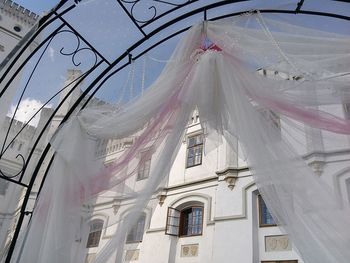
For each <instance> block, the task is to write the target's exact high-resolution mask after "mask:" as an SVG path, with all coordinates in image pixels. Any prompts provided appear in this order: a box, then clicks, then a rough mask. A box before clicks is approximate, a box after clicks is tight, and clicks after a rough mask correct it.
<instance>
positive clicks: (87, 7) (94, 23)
mask: <svg viewBox="0 0 350 263" xmlns="http://www.w3.org/2000/svg"><path fill="white" fill-rule="evenodd" d="M174 1H175V0H174ZM176 1H177V2H184V0H181V1H180V0H176ZM217 1H219V0H200V1H198V2H197V3H198V4H203V3H212V2H217ZM15 2H17V3H18V4H20V5H22V6H24V7H25V8H27V9H29V10H31V11H33V12H35V13H37V14H39V15H40V14H42V13H43V12H47V11H49V10H50V9H51V8H52V7H54V6H55V5H56V4H57V3H58V0H15ZM140 2H141V1H140ZM146 2H147V1H146ZM148 2H150V1H148ZM297 2H298V0H278V1H277V0H255V1H254V0H252V1H248V2H241V3H237V4H235V6H234V7H227V8H231V9H230V10H229V12H234V11H240V10H249V9H251V8H258V9H260V8H261V7H262V6H263V5H265V6H266V5H270V6H271V5H272V6H274V7H276V6H278V5H282V7H283V8H284V9H289V10H290V9H292V10H293V8H295V6H296V3H297ZM70 3H73V0H71V1H70ZM141 8H143V9H139V11H140V10H141V13H142V14H143V15H146V16H147V15H149V13H147V10H148V8H145V6H143V7H141ZM225 8H226V7H225ZM304 8H305V9H306V10H307V9H309V10H310V9H311V10H315V9H316V10H319V11H324V12H326V11H332V12H336V13H343V14H346V15H348V14H349V13H350V4H344V3H343V4H342V3H337V2H334V1H330V0H309V1H305V4H304ZM218 11H219V12H226V11H227V10H218ZM208 14H209V16H210V12H209V13H208ZM211 15H213V13H212V14H211ZM285 18H286V19H287V20H289V21H290V22H293V23H296V24H302V25H306V26H309V27H313V28H317V29H322V30H326V31H336V32H340V33H344V34H348V35H350V25H349V22H348V23H345V22H344V21H340V20H336V19H328V18H324V17H322V18H321V17H315V16H302V15H298V16H295V15H289V16H285ZM65 19H66V20H67V21H69V23H70V24H71V25H72V26H73V27H74V28H76V29H78V31H79V32H80V34H82V35H83V36H84V37H85V38H86V39H88V40H89V42H90V43H91V44H92V45H93V46H94V47H95V48H96V49H98V50H99V51H100V52H101V53H102V54H103V55H104V56H105V57H107V58H108V59H109V60H110V61H113V60H114V59H116V58H117V57H118V56H120V54H122V53H123V52H124V51H125V50H126V49H127V48H128V47H129V46H131V45H132V44H134V43H136V42H137V41H138V40H139V39H141V38H142V37H143V36H142V34H141V33H140V32H139V31H138V30H137V28H136V27H135V25H134V24H133V23H132V22H131V21H130V19H129V18H128V17H127V15H126V14H125V12H124V11H123V10H122V9H121V7H120V6H118V2H117V1H116V0H83V1H82V2H81V3H79V4H78V5H77V7H76V8H75V10H73V11H71V12H69V13H68V14H67V15H65ZM202 19H203V17H202V15H198V16H195V17H193V18H191V20H190V21H183V22H181V23H180V24H179V25H175V26H174V27H176V26H178V28H183V26H184V25H191V24H194V23H197V22H200V21H202ZM54 26H57V24H56V25H54ZM174 27H172V28H171V30H170V31H169V30H165V32H161V33H160V34H157V35H156V36H155V37H154V38H152V39H151V40H149V41H150V42H151V43H152V41H153V43H155V42H157V41H159V40H160V39H162V37H165V36H167V35H168V34H169V32H174V31H176V28H174ZM50 30H52V28H51V29H50V28H49V30H47V32H51V31H50ZM150 31H151V30H148V32H150ZM47 32H46V33H47ZM43 35H45V33H44V34H43ZM180 37H181V36H177V37H175V38H172V39H170V40H169V41H167V42H166V43H164V44H163V45H161V46H158V47H157V48H155V49H152V50H151V51H150V52H149V54H148V56H149V57H148V59H147V61H146V70H145V71H146V73H145V83H146V85H145V86H146V87H147V86H148V85H150V84H151V83H152V82H153V81H154V79H155V78H156V77H157V76H158V75H159V73H160V71H161V69H162V68H163V66H164V65H165V63H162V62H155V61H154V60H152V58H156V59H160V60H167V59H168V57H169V56H170V54H171V53H172V51H173V49H174V47H175V46H176V44H177V42H178V40H179V39H180ZM75 41H76V39H74V36H73V37H72V36H71V35H69V34H61V35H60V36H58V37H56V38H55V39H54V40H53V41H52V43H51V44H50V46H49V47H48V49H47V51H46V53H45V55H44V56H43V59H42V61H41V62H40V64H39V65H38V68H37V70H36V71H35V74H34V75H33V78H32V80H31V82H30V85H29V87H28V89H27V91H26V93H25V96H24V98H35V99H37V100H40V101H42V102H44V101H47V99H48V98H49V97H50V96H52V94H54V93H55V92H57V91H58V90H59V89H61V88H62V87H63V82H64V80H65V76H66V71H67V69H70V68H75V69H81V70H82V71H85V70H86V69H88V68H89V63H90V62H91V57H89V56H90V55H91V54H88V53H80V54H79V55H78V56H77V59H78V60H82V62H83V63H82V65H81V66H80V67H75V66H74V65H73V64H72V63H71V57H69V56H62V55H61V54H60V52H59V51H60V50H61V48H62V47H63V48H65V50H66V52H68V53H69V51H72V50H74V48H75V46H74V45H75ZM136 54H137V51H134V55H136ZM37 58H38V55H37V56H34V57H33V59H31V61H30V63H29V64H28V67H27V68H26V72H25V74H24V75H23V83H22V85H21V86H23V84H24V83H25V80H26V77H27V76H28V75H29V74H30V71H31V68H33V66H34V64H35V62H36V59H37ZM131 71H132V68H131V67H130V66H129V67H127V68H125V69H124V70H122V71H121V72H119V73H118V74H117V75H115V76H113V77H112V78H111V79H110V80H109V81H107V82H106V83H105V84H104V86H103V88H102V89H101V91H100V92H98V94H96V95H97V96H98V97H99V98H102V99H104V100H108V101H110V102H116V101H118V100H119V98H120V96H121V94H122V93H123V92H122V91H123V89H124V88H125V87H126V90H127V91H126V94H124V96H125V98H124V99H126V100H127V99H128V97H129V96H128V94H129V89H130V87H131V82H130V77H129V76H130V72H131ZM95 76H96V75H95ZM93 77H94V76H93ZM142 78H143V59H139V60H137V61H136V62H135V77H134V78H133V79H134V85H133V86H134V88H135V92H134V93H137V92H140V89H141V85H140V84H141V80H142ZM128 80H129V82H128ZM90 81H91V79H90ZM88 82H89V81H86V82H85V83H88ZM83 86H84V85H83ZM85 86H86V85H85ZM83 88H84V87H83ZM14 103H15V102H14ZM56 103H57V99H56V100H54V101H53V102H50V104H53V105H55V104H56ZM15 104H16V103H15Z"/></svg>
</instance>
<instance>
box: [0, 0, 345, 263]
mask: <svg viewBox="0 0 350 263" xmlns="http://www.w3.org/2000/svg"><path fill="white" fill-rule="evenodd" d="M80 1H81V0H74V2H75V4H73V5H70V6H69V7H67V8H65V9H64V10H63V11H61V10H60V9H62V7H63V6H65V4H66V3H68V2H69V0H61V2H60V3H59V4H58V5H57V6H56V7H55V8H54V9H52V10H51V12H50V13H49V14H47V15H46V16H45V17H43V18H41V19H40V20H39V23H38V28H37V30H36V31H34V32H31V35H30V36H27V38H28V41H27V42H25V43H23V45H22V46H20V47H18V48H17V49H16V50H15V51H16V52H11V53H10V58H9V59H8V61H10V62H8V65H6V66H7V68H6V70H5V71H4V74H3V76H1V77H0V84H1V83H3V82H4V81H5V80H6V78H8V80H7V82H6V84H5V85H4V88H3V89H2V90H1V91H0V98H1V97H2V96H3V95H4V93H5V92H6V91H7V89H8V87H9V86H10V85H11V83H12V82H13V80H14V79H15V77H16V76H17V75H18V74H19V72H20V70H21V69H22V68H23V67H24V66H25V65H26V63H27V62H28V61H29V60H30V58H31V57H32V56H33V55H34V54H36V53H37V52H39V50H40V49H41V48H42V47H44V51H43V53H44V52H45V50H46V49H47V47H48V46H49V44H50V42H51V41H52V39H53V38H54V37H55V36H56V35H57V34H60V33H62V32H70V33H72V34H74V35H75V37H76V39H77V42H78V45H77V47H76V49H75V50H73V51H72V52H64V48H62V49H61V51H60V53H61V54H62V55H66V56H71V59H72V63H73V64H74V65H76V66H77V65H78V64H79V63H76V62H75V60H74V58H75V54H76V53H77V52H80V51H81V50H86V49H88V50H90V51H92V52H93V54H94V56H95V62H94V63H93V64H94V65H93V66H92V67H91V68H90V69H89V70H87V71H86V72H85V73H84V74H83V75H82V76H80V77H79V78H77V79H75V80H73V81H72V82H73V83H74V82H75V85H74V86H73V88H72V89H71V90H70V91H69V92H68V93H67V95H66V96H65V97H64V99H63V100H62V101H61V103H60V104H59V105H58V106H57V107H56V109H55V111H54V112H53V114H52V116H51V117H50V118H49V119H48V120H47V122H46V124H45V125H44V127H43V129H42V131H41V132H40V134H39V136H38V137H37V139H36V141H35V142H34V146H33V148H32V150H31V152H30V153H29V156H28V158H27V160H24V158H23V157H22V158H23V167H22V170H21V171H20V173H19V174H17V175H15V176H6V175H5V174H3V173H2V172H1V171H0V178H2V179H4V180H7V181H9V182H11V183H15V184H18V185H21V186H23V187H25V188H26V192H25V197H24V199H23V203H22V206H21V209H20V215H19V219H18V221H17V225H16V229H15V233H14V236H13V238H12V241H11V245H10V247H9V251H8V254H7V258H6V261H5V262H6V263H10V262H11V258H12V255H13V251H14V248H15V246H16V241H17V239H18V235H19V233H20V230H21V227H22V224H23V220H24V217H25V215H28V214H31V213H32V212H31V211H26V208H27V204H28V200H29V197H30V194H31V191H32V188H33V185H34V182H35V180H36V178H37V175H38V173H39V169H40V167H41V165H42V164H43V162H44V160H45V158H46V157H47V156H48V152H49V150H50V148H51V146H50V144H47V145H46V147H45V149H44V150H43V152H42V153H41V156H40V159H39V160H38V162H37V164H36V166H35V169H34V172H33V173H32V175H31V177H30V181H29V183H28V184H25V183H23V182H22V179H23V175H24V173H25V171H26V168H27V164H28V162H29V161H30V159H31V157H32V155H33V153H34V150H35V148H36V147H37V145H38V143H39V141H40V139H41V138H42V136H43V134H44V132H45V130H46V129H47V127H48V125H49V124H50V122H51V120H52V118H53V116H54V115H55V113H56V112H57V111H58V110H59V108H60V107H61V106H62V104H63V103H64V102H65V101H66V100H67V98H68V97H69V95H70V94H71V93H72V92H73V91H74V89H76V88H77V87H78V86H79V84H80V83H81V82H82V81H83V80H84V79H85V78H86V77H87V76H89V75H90V74H91V73H92V72H94V71H95V70H96V69H97V68H99V67H100V66H101V65H102V64H104V65H105V68H104V69H103V71H102V72H101V73H100V74H99V75H98V76H97V77H96V78H95V79H94V80H93V81H92V82H91V83H90V84H89V85H88V87H87V88H86V89H85V90H84V92H83V93H82V94H81V95H80V97H79V98H78V99H77V100H76V101H75V103H74V105H73V106H72V107H71V108H70V109H69V111H68V112H67V114H66V115H65V116H64V118H63V120H62V122H61V124H62V123H64V122H65V121H67V119H68V118H69V117H70V116H71V115H72V114H73V112H74V111H75V110H77V109H79V107H80V106H81V104H82V102H83V100H84V99H86V98H87V99H86V101H85V102H84V103H83V105H82V106H81V108H80V109H83V108H85V107H86V105H87V104H88V103H89V101H90V100H91V99H92V98H93V97H94V95H95V94H96V92H97V91H99V90H100V89H101V88H102V86H103V85H104V83H105V82H106V81H107V80H108V79H110V78H111V77H112V76H114V75H115V74H117V73H118V72H119V71H120V70H122V69H123V68H125V67H127V66H128V65H130V64H131V62H132V61H134V60H137V59H138V58H140V57H141V56H143V55H144V54H145V53H147V52H148V51H150V50H152V49H153V48H155V47H157V46H159V45H160V44H162V43H163V42H165V41H167V40H169V39H171V38H173V37H174V36H176V35H178V34H180V33H183V32H185V31H186V30H188V29H189V27H185V28H183V29H181V30H178V31H176V32H174V33H172V34H170V35H168V36H167V37H165V38H163V39H161V40H160V41H158V42H156V43H154V44H153V45H151V46H149V47H147V48H145V49H143V51H141V52H139V53H138V54H137V55H136V56H133V55H132V52H133V51H135V50H136V49H137V48H139V47H140V46H141V45H142V44H144V43H146V42H147V41H149V40H150V39H152V37H154V36H155V35H157V34H158V33H160V32H161V31H163V30H165V29H167V28H169V27H170V26H172V25H173V24H176V23H178V22H180V21H183V20H184V19H186V18H188V17H191V16H193V15H196V14H201V13H202V14H203V20H218V19H222V18H225V17H231V16H237V15H241V14H243V13H246V12H247V11H251V10H246V11H242V12H236V13H230V14H225V15H222V16H216V17H212V18H209V19H208V15H207V11H209V10H212V9H215V8H218V7H221V6H225V5H231V4H235V3H238V2H247V1H249V0H225V1H220V2H216V3H212V4H208V5H205V6H203V7H199V8H196V9H194V10H191V11H188V12H186V13H184V14H182V15H180V16H178V17H176V18H175V19H172V20H170V21H167V22H166V23H164V24H162V25H160V26H159V27H157V28H156V29H154V30H152V31H151V32H149V33H146V32H145V29H147V27H148V26H150V25H151V24H152V23H154V22H156V21H157V20H158V19H161V18H163V17H166V15H168V14H170V13H172V12H174V11H176V10H178V9H181V8H183V7H185V6H188V5H191V4H193V3H194V2H197V1H198V0H184V3H182V4H175V3H172V1H171V0H153V2H154V5H152V6H150V7H149V8H148V9H149V10H150V11H151V12H152V14H153V15H151V18H149V19H146V20H142V19H140V18H138V17H137V15H136V14H135V12H134V10H135V8H136V7H137V5H139V4H141V3H142V0H116V1H117V3H118V4H119V5H120V8H122V9H123V10H124V11H125V12H126V14H127V15H128V17H129V18H130V19H131V21H132V23H133V24H134V25H135V26H136V27H137V29H138V30H139V31H140V33H141V34H142V35H143V38H142V39H140V40H139V41H137V42H136V43H134V44H133V45H131V46H130V47H129V48H128V49H126V50H125V52H124V53H123V54H121V55H120V56H119V57H118V58H116V59H115V60H114V61H112V62H110V61H108V60H107V59H106V58H105V57H103V55H102V54H101V53H100V52H99V51H98V50H97V49H95V48H94V47H93V45H91V44H90V43H89V42H88V41H87V40H86V39H84V37H83V36H81V35H80V34H79V32H78V31H77V30H76V29H75V28H74V27H73V26H71V25H70V24H69V23H68V22H67V21H66V20H65V19H64V15H65V14H67V13H68V12H70V11H71V10H73V9H74V8H75V7H76V6H77V5H79V2H80ZM335 1H339V2H348V1H345V0H335ZM303 3H304V0H301V1H299V3H298V4H297V6H296V8H295V10H273V9H270V10H266V9H265V10H260V12H261V13H284V14H305V15H316V16H326V17H332V18H337V19H343V20H347V21H350V16H344V15H339V14H334V13H325V12H317V11H309V10H302V5H303ZM156 4H162V5H166V6H168V7H169V6H170V8H169V9H167V10H165V11H164V12H158V9H157V6H156ZM252 12H255V11H252ZM54 21H56V22H57V21H60V22H61V24H60V25H59V26H58V27H57V28H56V29H55V30H53V31H52V32H51V34H49V35H48V36H47V37H46V38H45V39H44V40H43V41H41V43H40V44H39V45H38V47H37V48H36V49H35V50H34V51H33V52H32V53H31V54H30V55H29V56H28V57H27V58H26V59H25V60H24V62H23V63H22V64H21V65H19V66H18V68H17V70H16V71H15V73H14V74H13V75H11V76H10V75H9V74H10V71H11V69H13V68H14V67H15V66H16V61H18V59H19V58H20V57H21V56H23V54H24V52H25V51H26V50H27V48H28V47H29V46H30V44H31V43H32V42H33V41H34V40H35V38H36V37H37V36H38V35H39V34H40V33H41V32H42V31H43V30H44V29H45V28H46V27H47V26H49V25H50V24H52V23H53V22H54ZM65 28H66V29H65ZM81 42H83V43H84V47H81V46H80V45H81ZM45 45H46V46H45ZM43 53H42V54H43ZM125 58H128V61H127V62H124V63H123V64H121V63H122V62H123V61H124V60H125ZM39 62H40V59H39V61H38V62H37V63H39ZM120 64H121V65H120ZM2 67H3V65H0V68H2ZM34 71H35V69H34V70H33V72H34ZM33 72H32V73H33ZM70 84H71V83H70ZM67 86H69V85H67ZM67 86H66V87H67ZM66 87H64V88H63V89H61V90H60V91H58V92H57V93H56V94H54V95H53V96H52V97H51V98H50V100H51V99H53V98H54V97H55V96H57V95H58V94H59V93H60V92H61V91H62V90H64V89H65V88H66ZM23 92H24V91H23ZM90 92H91V94H90V95H89V93H90ZM22 96H23V94H22ZM50 100H49V101H50ZM49 101H48V102H49ZM48 102H46V103H48ZM18 104H19V103H18ZM40 110H41V109H39V110H38V112H39V111H40ZM38 112H37V113H38ZM12 122H13V119H12V120H11V124H12ZM11 124H10V126H9V130H10V128H11ZM9 130H8V131H7V135H6V138H5V141H4V143H3V145H2V150H1V152H0V159H1V157H2V156H3V154H4V152H5V151H6V149H7V148H8V145H9V144H10V143H11V142H12V141H14V140H15V138H16V137H17V136H18V135H19V133H20V132H21V131H22V130H20V131H19V132H18V134H17V135H16V137H15V138H13V140H12V141H11V142H10V143H9V144H8V145H7V146H5V145H6V141H7V136H8V133H9ZM53 159H54V156H52V157H51V159H50V161H49V165H48V166H47V168H46V171H45V173H44V177H43V180H42V181H41V184H40V188H39V192H38V195H39V194H40V190H41V188H42V186H43V184H44V182H45V178H46V175H47V173H48V171H49V169H50V166H51V163H52V161H53ZM17 176H19V179H18V180H16V179H14V178H15V177H17Z"/></svg>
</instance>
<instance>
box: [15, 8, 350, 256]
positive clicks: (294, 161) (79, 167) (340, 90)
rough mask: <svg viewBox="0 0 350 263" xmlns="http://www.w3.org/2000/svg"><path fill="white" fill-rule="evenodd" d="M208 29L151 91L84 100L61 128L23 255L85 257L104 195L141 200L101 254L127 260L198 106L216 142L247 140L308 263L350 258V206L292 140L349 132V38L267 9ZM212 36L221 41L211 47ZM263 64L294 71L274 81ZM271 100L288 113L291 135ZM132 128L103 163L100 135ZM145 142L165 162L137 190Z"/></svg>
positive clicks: (275, 208)
mask: <svg viewBox="0 0 350 263" xmlns="http://www.w3.org/2000/svg"><path fill="white" fill-rule="evenodd" d="M205 31H206V35H205V36H203V34H202V33H203V26H202V25H196V26H194V27H193V28H192V29H190V30H189V32H188V33H187V35H186V36H185V37H184V39H183V40H182V41H181V42H180V43H179V45H178V47H177V49H176V50H175V52H174V54H173V56H172V57H171V59H170V61H171V62H169V63H168V65H167V66H166V67H165V69H164V70H163V72H162V73H161V75H160V76H159V78H158V79H157V80H156V81H155V83H154V84H153V85H151V86H150V87H149V88H148V89H147V90H146V91H145V93H144V95H143V96H141V97H140V98H138V99H136V100H134V101H132V102H130V103H128V104H126V105H125V106H124V107H122V108H113V107H104V108H88V109H85V110H83V111H81V112H80V113H79V114H78V115H77V116H75V117H74V118H71V119H70V121H68V122H67V123H66V124H65V125H64V126H63V127H61V129H60V130H59V131H58V132H57V134H56V135H55V137H54V139H53V141H52V146H53V147H54V148H55V150H56V155H55V161H54V164H53V166H52V168H51V169H50V173H49V175H48V178H47V181H46V183H45V185H44V188H43V190H42V192H41V195H40V197H39V199H38V202H37V205H36V207H35V210H34V214H33V218H32V221H31V224H30V227H29V230H28V233H27V236H26V241H25V243H24V246H23V249H21V251H17V255H20V256H19V262H26V263H34V262H35V263H37V262H42V263H44V262H45V263H46V262H53V263H59V262H66V263H69V262H72V263H73V262H74V263H76V262H84V253H83V252H82V251H83V250H82V249H81V246H83V244H81V243H79V240H81V237H82V236H84V235H87V234H88V229H86V228H85V227H83V226H82V224H81V218H83V217H84V215H85V214H84V209H83V208H84V207H86V205H87V204H89V203H93V202H95V201H96V200H98V198H99V197H98V196H99V194H101V193H105V192H111V194H113V195H114V196H115V197H116V198H119V199H123V198H132V200H134V205H133V207H132V209H131V210H129V212H128V213H127V214H126V215H124V217H123V218H120V219H118V220H111V221H110V222H108V225H107V226H105V227H109V226H112V225H117V226H118V227H117V228H116V232H115V234H114V235H113V237H112V238H111V239H110V241H109V242H108V243H107V245H105V246H104V247H103V248H102V250H101V252H100V253H98V255H97V257H96V259H95V261H94V262H98V263H102V262H107V260H109V259H111V258H116V259H117V260H116V261H115V259H113V260H114V261H113V262H121V260H122V256H121V255H122V253H123V245H124V243H125V238H126V234H127V232H128V230H129V229H130V228H131V227H132V226H133V225H134V224H135V223H136V221H137V218H138V215H139V214H140V213H141V212H142V210H143V208H144V207H145V206H146V205H154V204H152V202H153V201H152V200H153V197H154V196H155V195H156V194H157V193H158V192H159V191H161V189H162V187H164V186H165V185H166V182H167V176H168V174H169V170H170V169H171V166H172V163H173V161H174V158H175V156H176V154H177V151H178V148H179V145H180V144H181V140H182V138H183V134H184V132H185V129H186V125H187V123H188V120H189V117H190V115H191V112H192V111H193V110H194V109H195V108H198V111H199V113H200V119H201V122H202V124H203V125H204V126H205V127H206V129H207V131H208V134H209V136H208V138H207V139H208V140H216V141H217V143H220V142H221V138H222V137H224V138H225V140H226V141H227V142H228V143H229V144H230V145H231V147H232V148H233V149H236V139H238V140H239V142H240V144H241V145H242V148H243V152H244V154H245V156H246V157H247V163H248V166H249V168H250V170H251V172H252V173H253V175H254V181H255V183H256V185H257V187H258V189H259V192H260V193H261V194H262V196H263V198H264V200H265V202H266V204H267V206H268V208H269V210H270V211H271V213H272V215H273V218H274V220H275V221H276V222H277V223H278V225H279V226H280V227H281V228H282V229H283V230H284V231H285V232H286V233H288V234H289V235H290V237H291V239H292V241H293V243H294V245H295V246H296V248H297V249H298V251H299V252H300V254H301V256H302V258H303V259H304V261H305V262H309V263H312V262H325V263H326V262H327V263H328V262H338V263H346V262H348V259H349V258H350V250H349V249H348V248H349V247H350V229H349V228H348V222H349V220H350V212H349V207H348V206H347V205H344V203H343V202H341V200H340V199H339V196H338V194H337V193H336V192H334V191H333V190H332V189H331V188H330V187H329V185H327V184H326V183H324V182H323V181H322V180H321V179H320V178H319V177H317V176H316V175H315V174H314V172H313V171H312V169H311V168H310V167H309V166H308V165H307V164H306V163H305V161H304V160H303V158H302V156H301V155H300V152H301V153H305V152H303V150H300V149H297V148H295V145H294V144H293V142H295V140H297V139H298V137H299V136H303V135H305V132H306V130H307V129H308V127H312V129H314V130H319V131H323V130H325V131H327V132H329V133H327V134H330V135H329V137H330V140H332V139H333V138H334V140H340V141H342V140H344V141H345V140H346V136H344V134H345V135H348V134H350V121H349V120H347V119H345V118H343V117H342V116H338V115H334V114H332V113H331V112H327V111H326V109H327V107H328V106H332V105H342V103H346V102H349V101H350V96H349V84H348V83H349V75H348V73H349V72H348V71H349V68H350V67H349V66H350V45H349V43H350V38H349V37H346V36H342V35H337V34H334V33H327V32H322V31H317V30H314V29H308V28H303V27H300V26H295V25H291V24H289V23H286V22H281V21H280V20H278V19H276V18H274V17H273V16H269V18H268V17H263V16H262V15H261V14H259V13H258V14H249V15H243V16H240V17H236V18H233V19H232V18H231V19H227V20H221V21H216V22H207V23H206V25H205ZM203 37H205V38H207V39H209V40H210V41H211V42H212V43H214V44H215V45H212V47H211V48H205V47H204V45H203ZM214 47H215V48H214ZM257 69H264V70H269V71H273V72H274V71H276V72H282V73H284V74H285V75H286V76H289V77H290V79H289V80H286V79H283V80H282V79H272V78H267V77H265V76H262V75H261V74H259V72H258V71H257ZM293 77H294V78H293ZM261 109H267V110H272V111H273V112H275V113H277V114H279V115H280V116H281V127H282V128H283V129H282V134H281V132H280V130H279V128H278V127H276V125H274V124H273V123H271V122H270V121H269V120H268V119H266V118H265V117H264V115H263V114H261ZM284 131H286V132H284ZM291 131H294V132H291ZM337 134H343V135H337ZM125 137H132V138H133V144H132V145H131V146H130V148H129V149H128V150H127V151H125V152H124V153H123V154H121V156H119V157H118V158H117V159H116V160H115V161H113V162H112V163H110V164H108V165H105V164H104V160H99V159H96V157H95V155H94V153H95V148H96V142H97V141H98V140H101V139H111V140H112V139H114V140H117V139H122V138H125ZM344 145H345V144H344ZM344 147H346V145H345V146H344ZM150 149H151V151H150ZM145 151H148V152H150V154H152V155H153V156H152V162H153V160H155V161H154V162H155V163H156V165H155V167H157V168H156V169H154V170H153V171H152V173H151V174H150V177H149V179H148V180H147V182H146V183H145V185H144V187H142V188H141V189H139V190H138V191H137V192H134V191H131V190H130V189H127V187H125V181H126V180H128V178H130V177H131V176H132V175H134V174H135V173H136V172H137V170H138V169H137V168H138V167H139V166H140V165H142V162H144V161H145V160H147V158H143V159H141V160H139V156H140V153H143V152H145ZM150 203H151V204H150Z"/></svg>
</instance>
